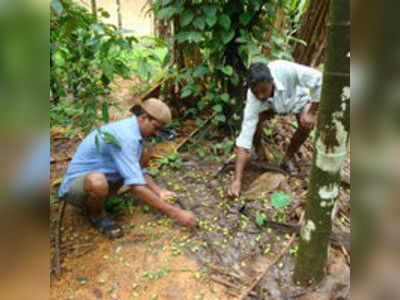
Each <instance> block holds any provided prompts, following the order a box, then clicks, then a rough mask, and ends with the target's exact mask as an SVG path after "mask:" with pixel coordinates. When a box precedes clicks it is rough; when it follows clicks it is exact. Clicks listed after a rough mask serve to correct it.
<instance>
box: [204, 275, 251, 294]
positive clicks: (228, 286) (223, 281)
mask: <svg viewBox="0 0 400 300" xmlns="http://www.w3.org/2000/svg"><path fill="white" fill-rule="evenodd" d="M211 280H212V281H214V282H216V283H219V284H222V285H224V286H226V287H227V288H231V289H233V290H235V291H237V290H238V289H239V288H238V287H237V286H236V285H235V284H233V283H231V282H229V281H226V280H224V279H222V278H221V277H218V276H211ZM249 295H251V296H256V295H257V294H256V293H255V292H253V291H250V292H249Z"/></svg>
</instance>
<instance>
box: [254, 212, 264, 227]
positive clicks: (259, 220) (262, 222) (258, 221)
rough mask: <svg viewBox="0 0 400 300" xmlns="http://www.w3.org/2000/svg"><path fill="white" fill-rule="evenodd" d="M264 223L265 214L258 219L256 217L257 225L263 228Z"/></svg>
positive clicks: (258, 216)
mask: <svg viewBox="0 0 400 300" xmlns="http://www.w3.org/2000/svg"><path fill="white" fill-rule="evenodd" d="M264 221H265V214H264V213H262V214H257V217H256V222H257V224H258V225H260V226H262V225H264Z"/></svg>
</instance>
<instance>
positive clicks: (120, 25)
mask: <svg viewBox="0 0 400 300" xmlns="http://www.w3.org/2000/svg"><path fill="white" fill-rule="evenodd" d="M117 14H118V28H119V29H122V15H121V1H120V0H117Z"/></svg>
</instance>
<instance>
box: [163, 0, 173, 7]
mask: <svg viewBox="0 0 400 300" xmlns="http://www.w3.org/2000/svg"><path fill="white" fill-rule="evenodd" d="M171 2H172V0H163V2H162V4H163V6H167V5H168V4H170V3H171Z"/></svg>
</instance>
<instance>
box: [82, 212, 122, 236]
mask: <svg viewBox="0 0 400 300" xmlns="http://www.w3.org/2000/svg"><path fill="white" fill-rule="evenodd" d="M89 221H90V223H91V224H92V225H93V227H94V228H96V229H97V230H99V231H100V232H101V233H102V234H103V235H104V236H106V237H107V238H109V239H117V238H120V237H122V236H123V235H124V233H123V232H122V228H121V227H120V226H119V225H118V224H116V223H114V222H113V221H112V220H110V218H108V217H106V216H105V217H102V218H100V219H97V220H96V219H94V218H93V217H91V216H89ZM116 229H118V231H117V232H115V230H116Z"/></svg>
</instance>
